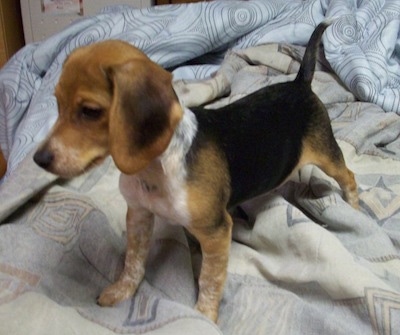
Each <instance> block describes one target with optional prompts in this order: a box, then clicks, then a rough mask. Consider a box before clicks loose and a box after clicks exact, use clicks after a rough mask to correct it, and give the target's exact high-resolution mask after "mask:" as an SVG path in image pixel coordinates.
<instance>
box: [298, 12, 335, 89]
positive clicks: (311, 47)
mask: <svg viewBox="0 0 400 335" xmlns="http://www.w3.org/2000/svg"><path fill="white" fill-rule="evenodd" d="M334 21H335V19H334V18H333V19H327V20H324V21H322V22H321V23H320V24H318V26H317V27H316V28H315V29H314V31H313V33H312V34H311V37H310V40H309V41H308V45H307V48H306V51H305V53H304V57H303V61H302V62H301V66H300V69H299V72H298V74H297V77H296V81H298V82H303V83H310V84H311V81H312V79H313V77H314V71H315V65H316V63H317V53H318V50H319V45H320V44H321V39H322V35H323V34H324V32H325V29H326V28H328V27H329V26H330V25H331V24H332V23H333V22H334Z"/></svg>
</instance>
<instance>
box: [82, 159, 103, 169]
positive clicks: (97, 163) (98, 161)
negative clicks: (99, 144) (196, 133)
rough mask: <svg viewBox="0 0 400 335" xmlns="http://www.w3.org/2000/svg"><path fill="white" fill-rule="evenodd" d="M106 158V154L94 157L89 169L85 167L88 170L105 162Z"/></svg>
mask: <svg viewBox="0 0 400 335" xmlns="http://www.w3.org/2000/svg"><path fill="white" fill-rule="evenodd" d="M105 158H106V156H97V157H95V158H93V159H92V160H91V161H90V163H89V164H88V166H87V169H85V170H87V171H88V170H90V169H92V168H94V167H96V166H99V165H101V164H102V163H103V162H104V160H105Z"/></svg>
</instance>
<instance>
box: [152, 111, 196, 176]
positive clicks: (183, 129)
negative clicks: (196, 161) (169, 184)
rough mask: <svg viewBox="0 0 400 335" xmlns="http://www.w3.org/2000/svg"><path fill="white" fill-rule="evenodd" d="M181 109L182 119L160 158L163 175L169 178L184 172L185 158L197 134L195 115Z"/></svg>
mask: <svg viewBox="0 0 400 335" xmlns="http://www.w3.org/2000/svg"><path fill="white" fill-rule="evenodd" d="M182 108H183V117H182V119H181V121H180V122H179V124H178V126H177V127H176V129H175V133H174V135H173V137H172V139H171V142H170V143H169V146H168V148H167V150H165V152H164V153H163V154H162V155H161V156H160V162H161V166H162V168H163V170H164V173H165V174H166V175H169V176H174V175H175V176H179V175H182V174H183V172H186V166H185V161H186V159H185V156H186V154H187V153H188V152H189V150H190V147H191V146H192V143H193V140H194V138H195V137H196V133H197V120H196V117H195V115H194V114H193V112H192V111H191V110H190V109H188V108H185V107H182ZM185 176H186V175H182V177H185Z"/></svg>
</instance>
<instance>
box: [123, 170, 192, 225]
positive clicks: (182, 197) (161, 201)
mask: <svg viewBox="0 0 400 335" xmlns="http://www.w3.org/2000/svg"><path fill="white" fill-rule="evenodd" d="M120 190H121V193H122V194H123V196H124V197H125V200H126V201H127V203H128V205H129V206H130V207H132V208H135V207H136V208H137V207H141V208H145V209H147V210H149V211H150V212H152V213H153V214H154V215H157V216H159V217H160V218H163V219H165V220H166V221H167V222H168V223H170V224H179V225H182V226H186V225H188V224H189V222H190V214H189V211H188V205H187V194H186V190H185V188H184V187H183V185H179V182H178V181H177V180H167V181H166V180H157V179H155V180H153V179H147V178H145V177H144V178H143V176H136V175H135V176H127V175H124V174H122V175H121V178H120Z"/></svg>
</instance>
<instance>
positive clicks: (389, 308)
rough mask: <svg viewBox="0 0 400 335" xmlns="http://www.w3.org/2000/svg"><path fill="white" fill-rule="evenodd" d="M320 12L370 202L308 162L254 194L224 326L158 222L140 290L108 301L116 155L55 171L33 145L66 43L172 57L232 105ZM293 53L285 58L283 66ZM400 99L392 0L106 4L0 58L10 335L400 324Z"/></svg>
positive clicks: (115, 261) (0, 256)
mask: <svg viewBox="0 0 400 335" xmlns="http://www.w3.org/2000/svg"><path fill="white" fill-rule="evenodd" d="M327 18H331V19H334V23H333V24H332V26H331V27H329V28H328V30H327V31H326V33H325V35H324V38H323V46H324V52H325V58H324V59H321V61H322V63H321V64H322V65H323V66H322V65H321V66H320V67H319V68H318V72H317V74H316V80H315V83H314V89H315V90H316V92H317V94H318V95H319V96H320V97H321V99H322V100H323V101H324V103H325V104H326V105H327V106H328V111H329V113H330V117H331V119H332V124H333V128H334V132H335V136H336V138H337V139H338V142H339V144H340V145H341V147H342V149H343V152H344V154H345V157H346V161H347V162H348V164H349V166H350V168H351V169H353V170H354V171H355V173H356V177H357V181H358V183H359V191H360V198H361V207H362V208H361V211H360V212H355V211H354V210H353V209H351V208H349V207H348V206H347V204H346V203H344V202H343V201H342V200H341V197H340V195H339V194H338V189H337V187H335V186H334V185H333V184H332V182H331V181H330V180H329V179H327V178H326V176H324V175H322V173H321V172H319V171H318V169H315V168H306V169H304V170H303V171H302V173H301V174H300V175H299V176H298V179H299V180H298V181H300V183H297V184H294V183H289V184H288V185H287V186H285V187H284V188H282V189H280V190H279V191H277V192H275V193H273V194H272V195H269V196H267V197H266V198H262V199H259V200H257V201H255V202H250V203H249V204H247V207H246V210H247V211H248V213H249V214H251V216H252V217H253V218H254V220H255V221H254V222H255V223H254V226H252V227H249V226H248V223H244V222H241V220H240V219H237V220H236V221H237V226H236V228H235V231H234V242H233V245H232V251H231V261H230V265H229V277H228V283H227V288H226V292H225V295H224V300H223V302H222V305H221V317H220V321H219V324H218V325H217V326H215V325H213V324H211V323H210V322H208V321H207V320H205V319H204V318H202V316H201V315H198V314H197V313H196V312H195V311H194V310H193V309H192V306H193V303H194V301H195V296H196V287H195V282H196V281H195V278H194V276H195V271H192V270H193V269H192V268H195V267H196V264H197V263H196V261H195V260H196V257H195V256H193V255H191V253H190V250H189V247H188V242H187V240H186V237H185V234H184V232H183V230H181V229H177V228H176V227H174V228H172V227H169V226H166V225H163V224H160V225H159V226H158V228H157V231H156V236H155V241H156V242H155V245H154V246H153V249H152V250H153V251H152V255H151V256H150V260H149V269H148V273H149V275H148V277H146V280H145V282H144V283H143V285H142V286H141V289H140V292H139V293H138V294H137V296H136V297H135V298H134V299H132V300H131V301H128V302H126V303H124V304H122V305H121V306H119V307H117V308H115V309H102V308H100V307H98V306H96V305H95V304H94V301H95V297H96V295H97V294H98V293H99V291H100V290H101V288H102V287H104V286H105V285H106V284H107V283H108V282H110V281H112V280H113V278H114V277H115V276H116V275H117V273H118V271H120V267H121V259H122V255H123V250H124V248H123V234H124V228H123V225H124V215H125V207H124V203H123V200H122V199H121V196H120V195H119V192H118V188H117V178H118V171H116V169H115V167H114V165H113V163H112V161H111V160H108V161H107V162H106V163H105V164H104V165H103V166H101V167H100V168H98V169H96V170H93V171H92V172H91V173H90V174H88V175H85V176H82V177H79V178H76V179H74V180H72V181H69V182H61V181H58V180H57V179H56V178H55V177H54V176H52V175H49V174H47V173H45V172H44V171H41V170H40V169H39V168H37V167H36V166H35V165H34V164H33V162H32V158H31V156H32V152H33V150H34V149H35V148H36V146H37V145H38V143H39V142H40V141H41V140H43V138H44V137H45V136H46V135H47V133H48V131H49V129H50V128H51V126H52V124H53V122H54V121H55V119H56V117H57V105H56V101H55V98H54V96H53V90H54V86H55V83H56V82H57V79H58V77H59V75H60V70H61V67H62V64H63V61H64V60H65V58H66V57H67V55H68V54H69V53H70V52H71V51H72V50H73V49H75V48H77V47H79V46H82V45H87V44H90V43H94V42H96V41H100V40H104V39H122V40H126V41H129V42H130V43H132V44H134V45H136V46H137V47H139V48H140V49H142V50H143V51H145V52H146V53H147V54H148V55H149V56H150V57H151V58H152V59H153V60H154V61H155V62H157V63H159V64H161V65H162V66H164V67H166V68H168V69H171V71H173V72H174V78H175V80H176V85H177V87H178V86H179V85H180V86H179V87H182V85H183V86H184V87H186V88H189V89H188V90H186V91H187V92H189V93H186V94H188V96H187V97H185V99H187V101H189V100H190V101H198V99H199V96H201V97H202V98H203V97H205V98H204V101H202V103H207V102H209V101H210V100H213V99H214V98H211V96H212V97H215V96H217V97H220V99H219V100H217V102H216V103H220V104H225V103H227V102H229V101H230V99H234V98H235V97H239V96H241V95H243V94H247V93H248V91H247V90H248V89H249V88H250V87H254V86H255V85H262V84H265V83H270V81H271V82H273V81H274V80H275V79H276V78H278V77H279V78H278V79H277V80H290V79H288V78H289V77H290V76H289V77H286V76H287V75H290V73H292V72H293V71H294V70H293V69H294V68H295V67H296V66H295V64H296V62H297V63H298V61H299V59H300V58H301V54H302V50H303V48H302V46H304V45H305V44H306V43H307V41H308V39H309V37H310V35H311V33H312V31H313V29H314V28H315V26H316V25H317V24H318V23H319V22H321V21H322V20H324V19H327ZM271 43H272V44H271ZM266 44H268V45H267V47H265V45H266ZM228 50H230V51H229V52H228ZM260 50H261V51H262V52H261V54H262V56H261V57H260V52H259V51H260ZM282 59H284V60H285V61H284V62H283V63H285V64H286V63H288V64H290V66H286V65H287V64H286V65H285V66H284V67H279V66H278V67H274V66H275V65H276V64H278V65H279V64H280V65H282V64H281V63H282ZM271 60H274V61H271ZM286 60H288V61H287V62H286ZM237 64H240V66H237ZM271 64H272V65H271ZM274 64H275V65H274ZM293 64H294V65H293ZM232 69H235V71H234V73H233V72H232ZM277 73H278V74H279V75H278V76H276V75H277ZM266 74H267V76H266ZM221 78H223V79H224V80H225V79H226V78H228V79H229V80H228V82H229V85H228V86H229V87H228V91H226V90H224V91H223V92H222V91H218V90H219V89H220V86H219V85H218V84H219V83H220V82H219V81H218V80H220V79H221ZM282 78H283V79H282ZM210 87H211V89H212V90H215V92H214V91H213V94H212V95H211V96H209V95H208V94H209V88H210ZM226 92H230V94H229V96H228V97H226V96H224V97H221V95H223V94H225V93H226ZM214 93H215V94H214ZM399 115H400V2H399V1H398V0H359V1H348V0H308V1H299V0H270V1H261V0H253V1H215V2H205V3H194V4H184V5H168V6H159V7H152V8H148V9H140V10H138V9H133V8H130V7H125V6H118V7H109V8H106V9H105V10H104V11H103V12H102V13H100V14H99V15H97V16H94V17H90V18H83V19H81V20H80V21H79V22H76V23H74V24H72V25H71V26H70V27H68V28H67V29H65V30H63V31H62V32H60V33H59V34H56V35H54V36H52V37H51V38H49V39H48V40H46V41H43V42H41V43H37V44H30V45H27V46H26V47H25V48H23V49H22V50H21V51H20V52H19V53H18V54H17V55H16V56H14V57H13V58H12V59H11V61H10V62H9V63H8V64H7V65H6V66H5V67H4V68H3V69H1V71H0V146H1V148H2V150H3V152H4V154H5V156H6V158H7V161H8V171H7V174H6V176H5V177H4V178H3V179H2V180H1V181H0V222H2V223H3V224H2V225H0V335H2V334H27V333H40V334H61V335H64V334H71V333H74V332H75V333H80V334H107V335H110V334H115V333H127V334H134V333H135V334H138V333H143V334H188V333H190V334H222V333H223V334H229V335H234V334H239V335H241V334H252V335H253V334H278V333H279V334H332V335H333V334H335V335H336V334H346V335H349V334H357V335H359V334H389V333H391V334H398V333H399V325H400V116H399ZM332 188H333V189H332ZM283 246H284V247H283ZM162 255H168V257H164V258H165V259H164V261H163V263H160V261H159V258H160V256H162ZM157 256H158V257H157ZM15 311H18V313H15ZM11 318H12V320H14V321H13V322H11V321H10V319H11Z"/></svg>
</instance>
